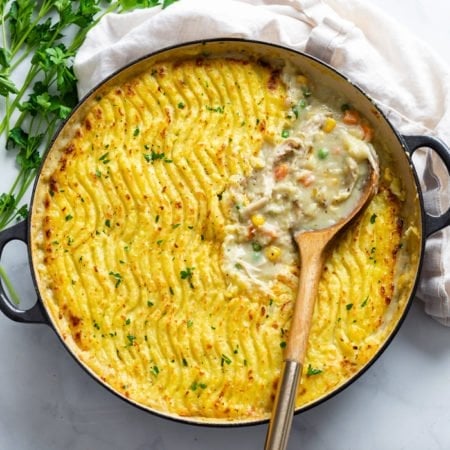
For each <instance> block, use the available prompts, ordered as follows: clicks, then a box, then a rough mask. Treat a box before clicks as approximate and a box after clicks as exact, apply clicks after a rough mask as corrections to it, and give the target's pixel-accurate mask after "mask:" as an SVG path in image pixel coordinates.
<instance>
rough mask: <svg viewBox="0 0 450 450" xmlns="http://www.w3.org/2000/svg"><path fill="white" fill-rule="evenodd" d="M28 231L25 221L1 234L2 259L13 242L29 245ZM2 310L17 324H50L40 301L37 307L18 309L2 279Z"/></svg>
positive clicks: (36, 304) (0, 283)
mask: <svg viewBox="0 0 450 450" xmlns="http://www.w3.org/2000/svg"><path fill="white" fill-rule="evenodd" d="M27 230H28V221H27V220H24V221H22V222H19V223H18V224H16V225H14V226H12V227H10V228H7V229H6V230H3V231H1V232H0V259H1V256H2V253H3V249H4V248H5V245H6V244H7V243H8V242H10V241H13V240H20V241H23V242H25V244H27V243H28V242H27ZM0 310H1V311H2V312H3V314H5V316H7V317H9V318H10V319H11V320H14V321H15V322H24V323H45V324H49V320H48V318H47V315H46V313H45V312H44V310H43V308H42V305H41V302H40V301H39V300H38V301H37V302H36V303H35V305H34V306H33V307H32V308H30V309H28V310H26V311H24V310H22V309H19V308H17V307H16V306H15V305H14V304H13V302H11V300H10V299H9V298H8V294H7V291H6V289H5V287H4V286H3V282H2V280H1V279H0Z"/></svg>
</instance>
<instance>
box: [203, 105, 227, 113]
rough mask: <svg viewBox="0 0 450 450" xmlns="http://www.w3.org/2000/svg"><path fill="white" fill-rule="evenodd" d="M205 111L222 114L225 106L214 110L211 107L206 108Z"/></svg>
mask: <svg viewBox="0 0 450 450" xmlns="http://www.w3.org/2000/svg"><path fill="white" fill-rule="evenodd" d="M206 109H207V110H208V111H212V112H216V113H220V114H223V112H224V110H225V106H216V107H215V108H213V107H212V106H206Z"/></svg>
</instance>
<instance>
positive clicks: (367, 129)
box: [361, 121, 373, 142]
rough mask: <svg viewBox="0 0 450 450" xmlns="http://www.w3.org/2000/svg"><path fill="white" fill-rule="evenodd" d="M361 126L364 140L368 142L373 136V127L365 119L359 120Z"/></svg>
mask: <svg viewBox="0 0 450 450" xmlns="http://www.w3.org/2000/svg"><path fill="white" fill-rule="evenodd" d="M361 128H362V130H363V133H364V140H365V141H367V142H370V141H371V140H372V138H373V128H372V127H371V126H370V125H369V124H368V123H367V122H365V121H362V122H361Z"/></svg>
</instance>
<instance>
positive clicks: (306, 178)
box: [297, 172, 316, 187]
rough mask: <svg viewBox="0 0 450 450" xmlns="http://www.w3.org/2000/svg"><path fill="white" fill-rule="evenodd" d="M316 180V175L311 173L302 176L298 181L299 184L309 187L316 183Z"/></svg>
mask: <svg viewBox="0 0 450 450" xmlns="http://www.w3.org/2000/svg"><path fill="white" fill-rule="evenodd" d="M315 179H316V178H315V176H314V174H313V173H311V172H309V173H304V174H302V175H301V176H300V177H298V179H297V181H298V182H299V183H301V184H303V186H305V187H308V186H310V185H311V184H313V183H314V181H315Z"/></svg>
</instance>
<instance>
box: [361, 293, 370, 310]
mask: <svg viewBox="0 0 450 450" xmlns="http://www.w3.org/2000/svg"><path fill="white" fill-rule="evenodd" d="M368 301H369V296H367V297H366V298H365V299H364V300H363V302H362V303H361V308H364V307H365V306H366V305H367V302H368Z"/></svg>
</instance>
